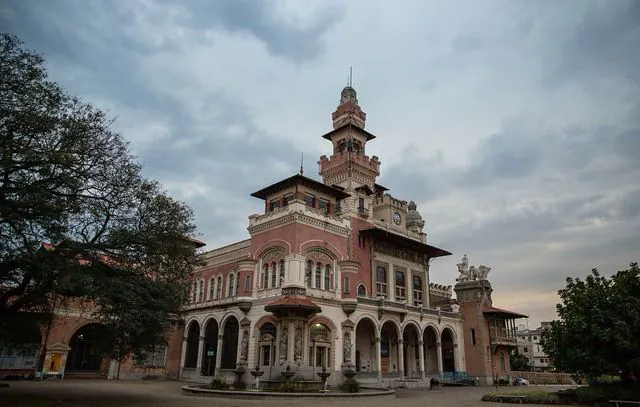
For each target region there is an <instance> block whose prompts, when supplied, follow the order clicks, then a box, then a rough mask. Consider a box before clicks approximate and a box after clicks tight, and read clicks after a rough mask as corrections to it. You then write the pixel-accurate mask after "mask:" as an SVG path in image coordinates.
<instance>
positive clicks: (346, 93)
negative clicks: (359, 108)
mask: <svg viewBox="0 0 640 407" xmlns="http://www.w3.org/2000/svg"><path fill="white" fill-rule="evenodd" d="M347 102H352V103H353V104H354V105H357V104H358V94H357V92H356V90H355V89H354V88H352V87H351V86H345V87H344V89H342V92H341V93H340V104H343V103H347Z"/></svg>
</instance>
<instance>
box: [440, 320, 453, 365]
mask: <svg viewBox="0 0 640 407" xmlns="http://www.w3.org/2000/svg"><path fill="white" fill-rule="evenodd" d="M455 335H456V334H455V330H454V329H453V328H452V327H451V326H445V327H444V328H443V329H442V332H441V333H440V344H441V349H442V370H443V371H444V372H455V371H456V354H455V353H456V336H455Z"/></svg>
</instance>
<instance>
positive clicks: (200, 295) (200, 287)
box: [198, 280, 204, 302]
mask: <svg viewBox="0 0 640 407" xmlns="http://www.w3.org/2000/svg"><path fill="white" fill-rule="evenodd" d="M202 301H204V280H200V282H199V283H198V302H202Z"/></svg>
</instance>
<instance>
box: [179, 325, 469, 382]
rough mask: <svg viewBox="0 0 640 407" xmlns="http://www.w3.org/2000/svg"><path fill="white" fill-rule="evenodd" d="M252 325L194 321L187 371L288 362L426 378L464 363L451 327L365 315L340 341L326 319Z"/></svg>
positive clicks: (270, 367) (207, 372) (267, 367)
mask: <svg viewBox="0 0 640 407" xmlns="http://www.w3.org/2000/svg"><path fill="white" fill-rule="evenodd" d="M245 324H246V327H245ZM249 324H250V323H249V322H248V321H246V320H244V321H238V319H237V318H236V317H235V316H229V317H227V318H226V319H224V320H222V321H221V322H218V321H217V320H216V319H214V318H213V317H210V318H208V319H207V320H206V321H205V322H204V323H203V328H201V326H200V324H199V323H198V321H195V320H194V321H191V322H190V323H189V324H188V326H187V329H186V331H185V333H186V335H185V338H184V346H183V356H182V360H183V365H182V366H183V369H184V370H185V371H188V370H190V369H192V371H193V372H194V373H197V375H200V376H214V375H217V374H219V373H220V371H221V370H231V369H235V368H236V364H237V363H244V364H247V365H249V366H260V367H261V369H263V371H265V372H266V373H267V374H266V375H265V377H264V378H265V379H266V378H269V376H270V375H271V374H272V372H273V374H274V375H277V374H278V372H279V369H280V368H281V366H285V365H287V364H290V365H291V366H294V363H295V364H297V365H298V366H299V368H298V369H309V370H310V369H316V368H322V367H326V368H327V369H331V370H339V369H341V368H342V366H343V365H351V366H354V367H355V369H356V370H357V371H358V374H359V376H361V377H367V376H371V377H375V376H378V377H382V376H393V377H409V378H424V377H425V376H427V375H438V374H442V373H443V372H454V371H456V370H458V369H459V366H460V365H461V364H460V361H459V358H460V355H458V350H457V347H458V345H457V343H456V339H455V333H454V331H453V330H452V328H450V327H445V328H444V329H442V330H438V328H436V327H435V326H434V325H427V326H426V327H425V328H424V329H421V328H420V327H419V325H418V324H417V323H415V322H409V323H407V324H405V325H404V328H402V329H401V327H400V324H398V323H397V322H395V321H392V320H388V321H386V322H384V323H383V324H382V325H378V324H377V323H376V322H375V321H374V320H373V319H370V318H368V317H364V318H362V319H360V321H359V322H358V323H357V324H351V326H343V327H342V330H341V332H340V333H341V335H339V336H340V338H341V339H342V340H340V341H337V340H335V338H336V337H338V335H336V333H337V332H334V331H335V330H337V329H340V328H338V327H331V326H330V325H332V324H331V323H330V322H324V321H322V320H315V321H311V322H308V321H303V320H300V321H293V322H290V323H283V322H281V321H278V320H276V319H269V318H267V319H264V320H260V321H258V322H257V323H253V324H251V325H253V326H252V327H251V330H250V329H249V328H248V325H249ZM249 332H253V334H251V335H249ZM249 336H250V339H249ZM352 341H354V342H355V346H352ZM249 344H251V348H252V349H253V351H252V352H251V355H249V352H248V348H249ZM338 344H341V345H342V352H340V353H341V354H342V360H337V357H339V355H340V353H338V354H337V355H336V349H334V346H336V345H338ZM248 359H250V360H248ZM274 377H275V376H274Z"/></svg>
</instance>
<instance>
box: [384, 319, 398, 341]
mask: <svg viewBox="0 0 640 407" xmlns="http://www.w3.org/2000/svg"><path fill="white" fill-rule="evenodd" d="M385 324H390V325H393V327H394V328H395V329H396V335H398V338H399V337H400V336H402V327H401V326H400V323H399V322H398V321H397V320H395V319H393V318H392V317H387V318H385V319H383V320H382V321H380V331H382V327H384V326H385Z"/></svg>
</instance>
